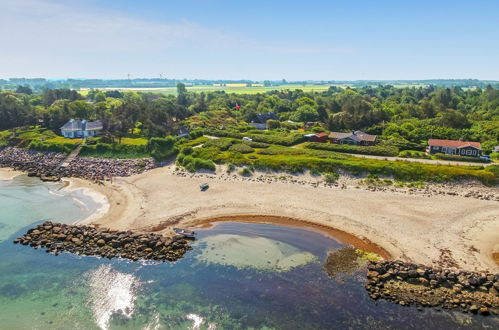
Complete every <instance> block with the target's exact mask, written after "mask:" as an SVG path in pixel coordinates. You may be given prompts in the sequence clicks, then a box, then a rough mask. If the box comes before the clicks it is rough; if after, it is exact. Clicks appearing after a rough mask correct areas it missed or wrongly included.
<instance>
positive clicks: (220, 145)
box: [204, 139, 234, 151]
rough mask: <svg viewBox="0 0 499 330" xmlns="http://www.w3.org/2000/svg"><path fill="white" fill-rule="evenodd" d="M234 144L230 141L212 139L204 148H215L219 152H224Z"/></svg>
mask: <svg viewBox="0 0 499 330" xmlns="http://www.w3.org/2000/svg"><path fill="white" fill-rule="evenodd" d="M233 143H234V141H233V140H231V139H212V140H208V141H206V142H205V143H204V147H205V148H211V147H214V148H217V149H219V150H221V151H225V150H227V149H229V148H230V146H231V145H232V144H233Z"/></svg>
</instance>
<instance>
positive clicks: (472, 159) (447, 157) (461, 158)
mask: <svg viewBox="0 0 499 330" xmlns="http://www.w3.org/2000/svg"><path fill="white" fill-rule="evenodd" d="M435 158H437V159H441V160H454V161H461V162H475V163H487V161H486V160H485V159H481V158H478V157H464V156H459V155H447V154H441V153H437V154H435Z"/></svg>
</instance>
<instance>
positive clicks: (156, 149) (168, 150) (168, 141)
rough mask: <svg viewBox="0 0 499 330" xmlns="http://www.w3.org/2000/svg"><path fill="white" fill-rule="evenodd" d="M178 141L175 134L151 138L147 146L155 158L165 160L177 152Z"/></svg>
mask: <svg viewBox="0 0 499 330" xmlns="http://www.w3.org/2000/svg"><path fill="white" fill-rule="evenodd" d="M176 142H177V140H176V139H175V138H174V137H173V136H167V137H166V138H151V139H150V140H149V143H148V145H147V148H148V149H149V151H150V153H151V156H152V157H153V158H154V159H156V160H165V159H168V158H170V157H172V156H174V155H175V154H177V152H178V150H177V147H176Z"/></svg>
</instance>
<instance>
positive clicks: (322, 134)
mask: <svg viewBox="0 0 499 330" xmlns="http://www.w3.org/2000/svg"><path fill="white" fill-rule="evenodd" d="M315 136H317V137H320V138H322V137H327V136H328V134H327V133H324V132H322V133H317V134H315Z"/></svg>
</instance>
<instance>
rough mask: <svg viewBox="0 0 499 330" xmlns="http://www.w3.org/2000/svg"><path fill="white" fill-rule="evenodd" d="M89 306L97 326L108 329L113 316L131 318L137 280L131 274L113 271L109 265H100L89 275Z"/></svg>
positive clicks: (138, 283) (137, 285)
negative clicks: (118, 315)
mask: <svg viewBox="0 0 499 330" xmlns="http://www.w3.org/2000/svg"><path fill="white" fill-rule="evenodd" d="M88 277H89V281H88V283H89V286H90V299H89V300H90V301H89V302H90V305H91V308H92V311H93V314H94V317H95V321H96V323H97V325H98V326H99V327H100V328H101V329H103V330H107V329H109V322H110V320H111V317H112V316H113V314H115V313H116V314H122V315H123V316H124V317H126V318H131V317H132V315H133V312H134V308H135V300H136V298H137V293H136V291H137V289H138V287H139V285H140V282H139V281H138V279H137V278H136V277H135V276H134V275H132V274H125V273H121V272H118V271H116V270H114V269H113V268H112V267H111V266H110V265H101V266H99V267H98V268H97V269H95V270H92V271H91V272H90V273H89V274H88Z"/></svg>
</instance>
